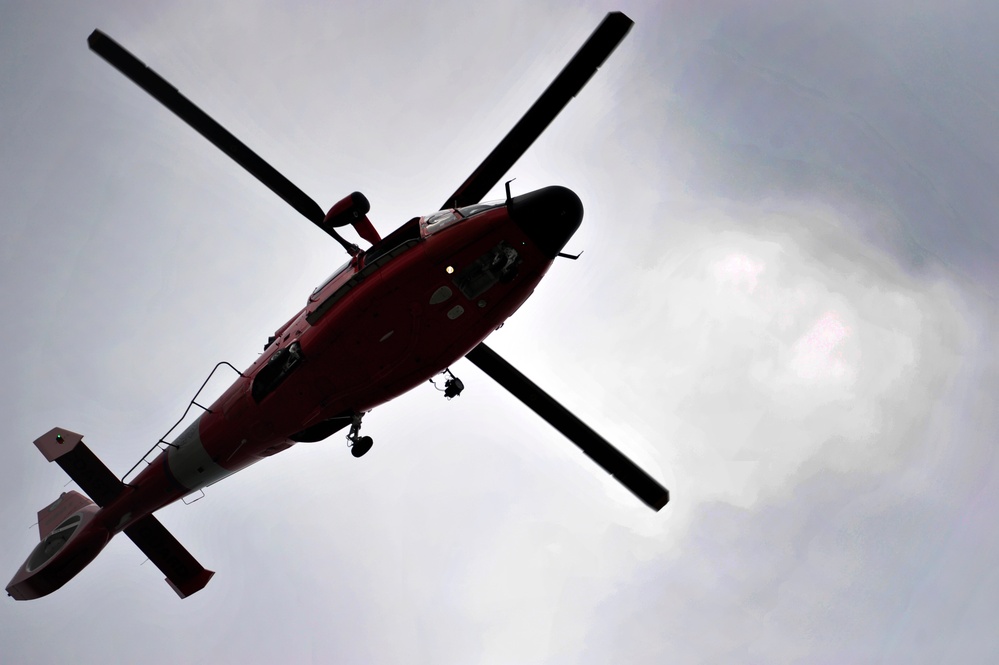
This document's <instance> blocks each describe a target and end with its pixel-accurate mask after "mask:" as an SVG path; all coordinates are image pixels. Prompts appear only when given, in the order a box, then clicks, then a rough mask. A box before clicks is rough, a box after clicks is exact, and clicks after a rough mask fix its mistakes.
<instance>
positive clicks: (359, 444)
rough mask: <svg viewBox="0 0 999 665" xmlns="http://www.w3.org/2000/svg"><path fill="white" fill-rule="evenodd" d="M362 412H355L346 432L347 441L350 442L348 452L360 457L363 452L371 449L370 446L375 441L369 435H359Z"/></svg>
mask: <svg viewBox="0 0 999 665" xmlns="http://www.w3.org/2000/svg"><path fill="white" fill-rule="evenodd" d="M363 417H364V414H360V413H359V414H355V415H354V417H353V419H352V420H351V423H350V432H349V433H348V434H347V441H349V442H350V444H349V446H350V454H351V455H353V456H354V457H360V456H361V455H363V454H364V453H366V452H368V451H369V450H371V446H373V445H374V444H375V442H374V441H373V440H372V439H371V437H370V436H359V434H360V433H361V418H363Z"/></svg>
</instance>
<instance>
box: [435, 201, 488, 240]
mask: <svg viewBox="0 0 999 665" xmlns="http://www.w3.org/2000/svg"><path fill="white" fill-rule="evenodd" d="M504 205H506V201H486V202H484V203H475V204H473V205H470V206H464V207H463V208H447V209H446V210H439V211H437V212H435V213H434V214H432V215H428V216H427V217H426V218H425V219H424V220H423V224H424V227H425V228H426V233H427V235H433V234H434V233H437V232H438V231H443V230H444V229H446V228H447V227H449V226H452V225H453V224H457V223H458V222H460V221H461V220H463V219H467V218H469V217H472V216H473V215H478V214H479V213H482V212H485V211H487V210H492V209H493V208H500V207H502V206H504Z"/></svg>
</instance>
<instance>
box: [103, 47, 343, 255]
mask: <svg viewBox="0 0 999 665" xmlns="http://www.w3.org/2000/svg"><path fill="white" fill-rule="evenodd" d="M87 44H89V45H90V50H92V51H93V52H94V53H96V54H97V55H99V56H101V57H102V58H104V59H105V60H107V61H108V63H110V64H111V65H112V66H113V67H114V68H115V69H117V70H118V71H120V72H121V73H122V74H124V75H125V76H127V77H128V78H130V79H132V81H134V82H135V83H136V84H137V85H138V86H139V87H140V88H142V89H143V90H145V91H146V92H148V93H149V94H150V95H152V96H153V97H154V98H156V99H157V100H158V101H159V102H160V103H161V104H163V105H164V106H166V107H167V108H168V109H170V110H171V111H173V112H174V113H175V114H176V115H177V116H178V117H179V118H180V119H181V120H183V121H184V122H186V123H187V124H188V125H190V126H191V127H193V128H194V129H195V130H196V131H197V132H198V133H199V134H201V135H202V136H204V137H205V138H206V139H208V140H209V141H211V142H212V144H214V145H215V147H217V148H218V149H219V150H221V151H222V152H224V153H225V154H227V155H229V156H230V157H232V158H233V159H234V160H236V162H237V163H238V164H239V165H240V166H242V167H243V168H244V169H246V170H247V171H249V172H250V173H251V174H252V175H253V176H254V177H256V179H257V180H259V181H260V182H262V183H264V184H265V185H267V187H268V188H270V190H271V191H272V192H274V193H275V194H277V195H278V196H280V197H281V198H282V199H284V200H285V201H286V202H287V203H288V204H289V205H291V207H293V208H294V209H295V210H297V211H298V212H300V213H302V215H303V216H304V217H305V218H306V219H308V220H309V221H310V222H312V223H313V224H315V225H317V226H318V227H319V228H321V229H322V230H323V231H325V232H326V233H329V234H330V235H332V236H333V237H334V238H336V239H337V240H342V239H341V238H340V237H339V236H338V235H337V234H336V232H335V231H333V230H332V229H327V228H325V227H323V219H324V218H325V216H326V213H325V212H323V209H322V208H320V207H319V204H318V203H316V202H315V201H313V200H312V199H311V198H309V196H308V195H306V193H305V192H303V191H302V190H300V189H299V188H298V187H296V186H295V185H294V184H292V182H291V181H290V180H288V179H287V178H285V177H284V176H283V175H281V174H280V173H278V171H277V170H276V169H275V168H274V167H273V166H271V165H270V164H268V163H267V162H265V161H264V160H263V158H261V157H260V156H259V155H258V154H257V153H255V152H253V151H252V150H250V149H249V148H248V147H246V144H244V143H243V142H242V141H240V140H239V139H237V138H236V137H235V136H233V135H232V134H230V133H229V132H228V130H226V129H225V128H224V127H222V125H220V124H219V123H217V122H215V120H213V119H212V118H211V116H209V115H208V114H207V113H205V112H204V111H202V110H201V109H199V108H198V107H197V106H195V105H194V104H193V103H191V101H190V100H189V99H188V98H187V97H185V96H184V95H182V94H180V92H179V91H178V90H177V89H176V88H175V87H173V86H172V85H170V84H169V83H168V82H167V81H166V80H165V79H164V78H163V77H161V76H160V75H159V74H157V73H156V72H154V71H153V70H152V69H150V68H149V67H147V66H146V65H145V63H143V62H142V61H141V60H139V59H138V58H136V57H135V56H134V55H132V54H131V53H129V52H128V51H126V50H125V49H124V48H122V47H121V45H120V44H118V42H116V41H114V40H113V39H111V38H110V37H108V36H107V35H105V34H104V33H103V32H101V31H100V30H94V31H93V32H92V33H91V34H90V36H89V37H88V38H87Z"/></svg>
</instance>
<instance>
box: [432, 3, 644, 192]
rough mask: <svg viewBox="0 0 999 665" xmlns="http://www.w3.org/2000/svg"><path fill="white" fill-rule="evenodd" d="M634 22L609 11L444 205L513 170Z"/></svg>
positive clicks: (488, 185) (489, 186) (480, 189)
mask: <svg viewBox="0 0 999 665" xmlns="http://www.w3.org/2000/svg"><path fill="white" fill-rule="evenodd" d="M633 23H634V22H633V21H632V20H631V19H630V18H628V17H627V16H625V15H624V14H622V13H621V12H611V13H609V14H607V16H606V17H605V18H604V20H603V21H602V22H601V23H600V25H599V26H598V27H597V29H596V30H595V31H594V32H593V34H592V35H590V38H589V39H587V40H586V43H585V44H583V46H582V48H580V49H579V51H577V52H576V55H574V56H573V57H572V60H570V61H569V64H568V65H566V66H565V69H563V70H562V71H561V73H559V75H558V76H557V77H555V80H554V81H552V83H551V85H549V86H548V88H547V89H546V90H545V91H544V92H543V93H542V94H541V96H540V97H539V98H538V100H537V101H536V102H534V105H533V106H531V108H530V109H528V111H527V113H525V114H524V117H522V118H521V119H520V121H519V122H518V123H517V124H516V125H514V127H513V129H511V130H510V132H509V133H508V134H507V135H506V137H504V138H503V140H502V141H500V142H499V144H498V145H497V146H496V147H495V148H494V149H493V151H492V152H491V153H489V156H488V157H486V158H485V160H483V162H482V163H481V164H479V167H478V168H477V169H475V171H473V172H472V175H470V176H468V179H467V180H465V182H463V183H462V184H461V186H460V187H458V189H457V190H455V192H454V194H452V195H451V196H450V197H448V199H447V201H445V202H444V205H443V206H441V209H444V208H451V207H455V208H460V207H461V206H466V205H471V204H473V203H478V202H479V201H481V200H482V197H484V196H485V195H486V193H487V192H488V191H489V190H490V189H492V188H493V186H494V185H495V184H496V183H498V182H499V180H500V178H502V177H503V174H504V173H506V172H507V171H509V170H510V167H511V166H513V165H514V163H515V162H516V161H517V160H518V159H520V156H521V155H523V154H524V152H525V151H526V150H527V149H528V148H529V147H531V144H532V143H534V141H535V139H537V138H538V137H539V136H540V135H541V133H542V132H544V131H545V129H546V128H547V127H548V125H550V124H551V122H552V120H554V119H555V117H556V116H557V115H558V114H559V113H560V112H561V111H562V109H564V108H565V106H566V105H567V104H568V103H569V100H570V99H572V98H573V97H575V96H576V95H577V94H578V93H579V91H580V90H582V89H583V86H584V85H586V83H587V81H589V80H590V77H591V76H593V75H594V74H595V73H596V71H597V69H598V68H599V67H600V66H601V65H602V64H603V63H604V61H605V60H607V58H608V56H610V54H611V53H613V51H614V49H615V48H617V45H618V44H620V43H621V40H623V39H624V37H625V35H627V34H628V31H629V30H630V29H631V26H632V25H633Z"/></svg>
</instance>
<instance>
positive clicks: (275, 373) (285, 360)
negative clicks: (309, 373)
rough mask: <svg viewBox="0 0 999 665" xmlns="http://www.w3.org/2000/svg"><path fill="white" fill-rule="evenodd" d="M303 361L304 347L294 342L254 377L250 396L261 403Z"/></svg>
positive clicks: (274, 356)
mask: <svg viewBox="0 0 999 665" xmlns="http://www.w3.org/2000/svg"><path fill="white" fill-rule="evenodd" d="M303 360H304V358H303V357H302V347H301V346H300V345H299V343H298V342H292V343H291V344H289V345H288V346H286V347H285V348H283V349H280V350H278V351H277V353H275V354H274V355H273V356H271V359H270V360H268V361H267V364H266V365H264V366H263V367H261V368H260V371H258V372H257V375H256V376H255V377H253V387H252V388H251V389H250V394H251V395H253V399H254V401H256V402H259V401H260V400H262V399H263V398H265V397H267V396H268V395H270V394H271V393H272V392H274V390H275V389H276V388H277V387H278V386H280V385H281V383H282V382H284V380H285V379H287V378H288V377H289V376H290V375H291V373H292V372H294V371H295V369H297V368H298V366H299V365H301V364H302V361H303Z"/></svg>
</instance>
